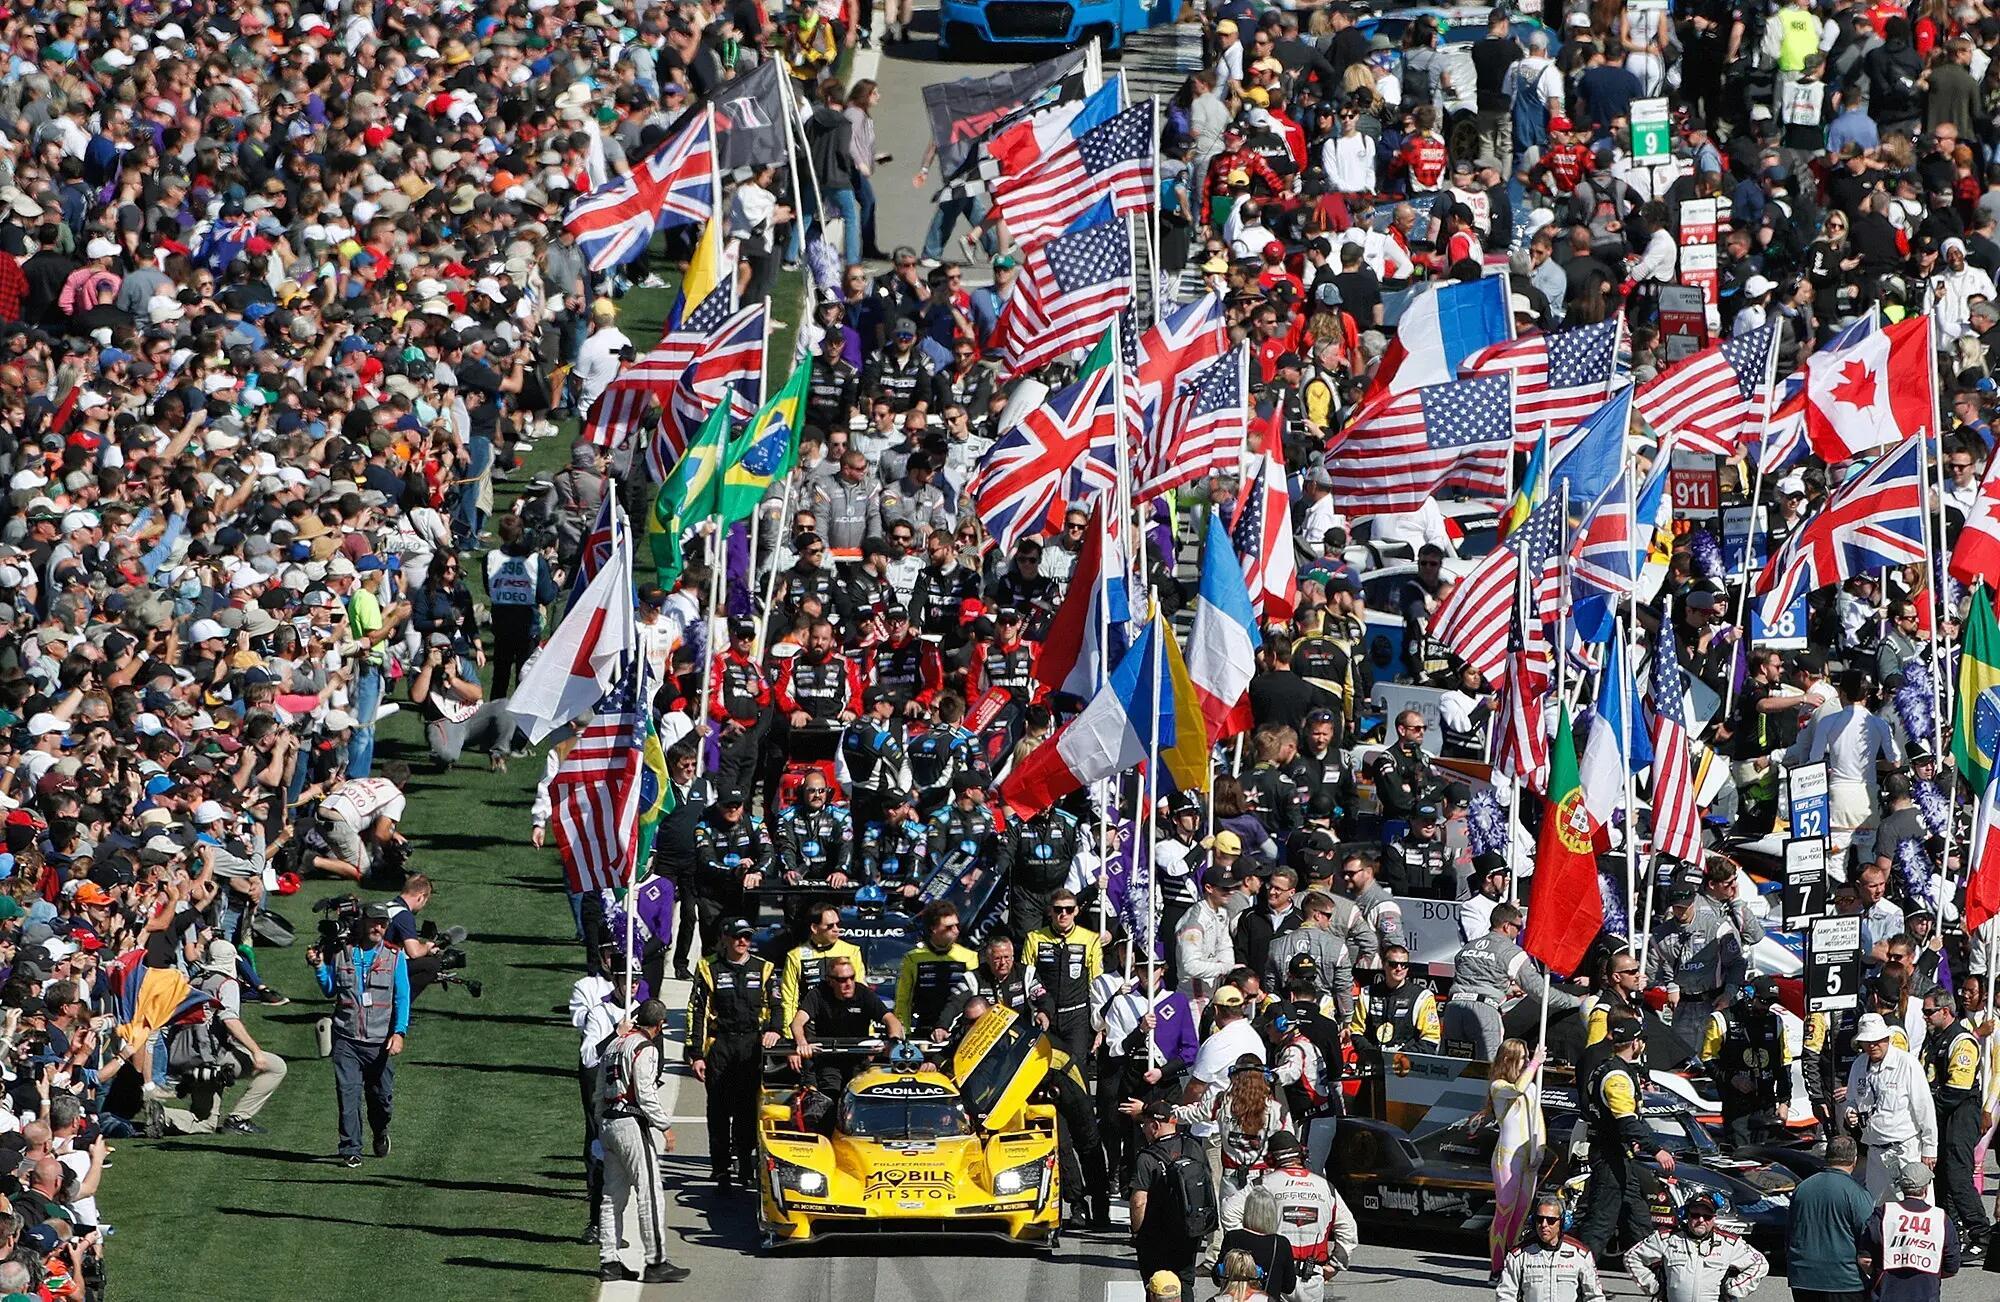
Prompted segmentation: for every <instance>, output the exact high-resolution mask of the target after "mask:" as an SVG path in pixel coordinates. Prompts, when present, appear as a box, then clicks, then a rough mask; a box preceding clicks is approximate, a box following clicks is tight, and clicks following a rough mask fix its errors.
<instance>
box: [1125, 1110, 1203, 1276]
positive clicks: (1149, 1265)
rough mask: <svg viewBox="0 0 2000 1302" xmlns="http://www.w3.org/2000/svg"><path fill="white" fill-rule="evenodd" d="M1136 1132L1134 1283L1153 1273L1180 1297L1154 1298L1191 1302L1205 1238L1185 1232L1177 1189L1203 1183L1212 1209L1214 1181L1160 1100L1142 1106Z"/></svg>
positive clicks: (1181, 1195) (1199, 1150)
mask: <svg viewBox="0 0 2000 1302" xmlns="http://www.w3.org/2000/svg"><path fill="white" fill-rule="evenodd" d="M1139 1129H1140V1133H1141V1134H1143V1135H1144V1136H1145V1139H1146V1146H1145V1147H1144V1148H1143V1149H1141V1150H1140V1152H1139V1159H1138V1163H1137V1165H1136V1166H1135V1168H1134V1170H1133V1172H1132V1199H1131V1209H1132V1248H1133V1251H1134V1252H1135V1254H1136V1255H1137V1256H1138V1259H1139V1260H1138V1266H1139V1278H1141V1279H1144V1280H1151V1279H1153V1278H1154V1276H1155V1274H1156V1273H1166V1274H1168V1275H1170V1276H1173V1277H1177V1278H1178V1279H1179V1280H1180V1292H1179V1293H1178V1294H1174V1293H1161V1294H1160V1296H1164V1297H1174V1296H1179V1297H1183V1298H1193V1297H1195V1296H1197V1295H1196V1293H1195V1290H1194V1269H1195V1262H1196V1260H1197V1259H1198V1258H1199V1256H1200V1254H1201V1249H1202V1243H1203V1240H1204V1238H1205V1234H1190V1233H1189V1232H1188V1225H1187V1218H1186V1217H1185V1216H1184V1215H1183V1211H1184V1208H1185V1201H1184V1199H1185V1195H1184V1193H1183V1192H1182V1189H1183V1186H1184V1183H1185V1182H1188V1181H1192V1182H1196V1183H1199V1182H1200V1181H1201V1180H1203V1179H1204V1178H1206V1179H1207V1180H1208V1189H1209V1198H1210V1202H1211V1204H1213V1202H1214V1197H1215V1193H1216V1188H1215V1180H1214V1179H1213V1177H1210V1176H1208V1175H1207V1171H1208V1165H1207V1163H1206V1162H1205V1161H1204V1160H1203V1154H1202V1146H1201V1144H1200V1142H1199V1141H1197V1140H1196V1139H1195V1138H1194V1137H1193V1136H1191V1135H1187V1134H1183V1133H1182V1132H1181V1129H1180V1124H1179V1123H1178V1122H1177V1121H1175V1120H1174V1107H1173V1104H1172V1103H1170V1102H1168V1101H1167V1100H1166V1099H1163V1098H1159V1099H1153V1100H1151V1101H1150V1102H1148V1103H1147V1104H1146V1105H1145V1106H1144V1107H1143V1108H1142V1109H1141V1110H1140V1114H1139ZM1148 1288H1149V1290H1150V1289H1151V1285H1150V1284H1149V1285H1148Z"/></svg>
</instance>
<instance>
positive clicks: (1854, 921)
mask: <svg viewBox="0 0 2000 1302" xmlns="http://www.w3.org/2000/svg"><path fill="white" fill-rule="evenodd" d="M1860 991H1861V919H1860V918H1858V917H1854V916H1843V917H1832V918H1816V919H1814V921H1813V924H1812V930H1811V931H1810V932H1808V933H1807V937H1806V1011H1807V1012H1812V1013H1825V1012H1837V1011H1839V1010H1841V1009H1844V1008H1853V1007H1855V1006H1856V1005H1858V1004H1859V1003H1860Z"/></svg>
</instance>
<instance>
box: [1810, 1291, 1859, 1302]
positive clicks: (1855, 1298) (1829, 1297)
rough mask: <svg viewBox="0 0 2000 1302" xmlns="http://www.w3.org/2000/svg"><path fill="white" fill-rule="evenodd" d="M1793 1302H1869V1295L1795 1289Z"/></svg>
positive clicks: (1857, 1292) (1856, 1292)
mask: <svg viewBox="0 0 2000 1302" xmlns="http://www.w3.org/2000/svg"><path fill="white" fill-rule="evenodd" d="M1792 1302H1868V1294H1867V1293H1866V1292H1863V1291H1859V1290H1857V1291H1855V1292H1853V1293H1834V1292H1830V1291H1828V1290H1827V1289H1823V1288H1795V1289H1793V1290H1792Z"/></svg>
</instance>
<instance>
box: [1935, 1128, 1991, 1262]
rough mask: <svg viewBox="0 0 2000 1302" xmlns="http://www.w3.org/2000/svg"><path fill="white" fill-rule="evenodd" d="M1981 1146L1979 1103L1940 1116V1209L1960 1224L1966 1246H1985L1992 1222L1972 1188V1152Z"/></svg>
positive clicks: (1977, 1194)
mask: <svg viewBox="0 0 2000 1302" xmlns="http://www.w3.org/2000/svg"><path fill="white" fill-rule="evenodd" d="M1978 1145H1979V1100H1978V1099H1977V1098H1974V1099H1970V1100H1968V1101H1966V1102H1964V1103H1961V1104H1959V1105H1958V1106H1957V1107H1954V1108H1952V1109H1951V1110H1950V1111H1944V1110H1943V1109H1940V1110H1939V1115H1938V1163H1937V1182H1938V1205H1939V1206H1941V1207H1943V1208H1944V1209H1945V1211H1946V1212H1948V1213H1949V1214H1950V1215H1951V1218H1952V1219H1953V1220H1955V1221H1957V1222H1958V1229H1959V1236H1960V1238H1961V1239H1962V1240H1963V1241H1964V1242H1966V1243H1983V1242H1985V1239H1986V1232H1987V1229H1988V1228H1989V1222H1988V1221H1987V1219H1986V1209H1985V1208H1984V1207H1983V1206H1981V1205H1980V1198H1979V1191H1978V1190H1977V1189H1975V1188H1974V1187H1973V1184H1972V1172H1973V1150H1974V1149H1975V1148H1976V1147H1978Z"/></svg>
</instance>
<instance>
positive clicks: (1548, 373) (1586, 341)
mask: <svg viewBox="0 0 2000 1302" xmlns="http://www.w3.org/2000/svg"><path fill="white" fill-rule="evenodd" d="M1618 329H1619V325H1618V321H1617V319H1616V318H1613V319H1612V320H1609V321H1599V322H1598V323H1597V324H1595V325H1586V326H1576V327H1573V328H1572V329H1569V330H1555V331H1551V332H1549V333H1547V334H1532V335H1525V336H1523V337H1521V338H1519V339H1510V340H1508V341H1507V342H1505V343H1499V344H1490V345H1488V346H1487V347H1485V348H1482V349H1480V350H1479V351H1478V352H1476V353H1474V354H1473V355H1472V356H1470V357H1468V358H1466V359H1465V361H1463V362H1462V363H1460V364H1459V368H1458V373H1459V375H1460V376H1461V377H1462V378H1464V379H1468V380H1471V379H1478V378H1480V377H1483V376H1491V375H1504V374H1510V373H1511V374H1512V375H1513V377H1514V450H1515V451H1516V452H1525V451H1527V450H1528V449H1529V448H1531V447H1533V446H1534V444H1535V439H1536V436H1537V435H1538V434H1539V433H1540V431H1541V429H1542V427H1543V426H1547V427H1548V428H1549V429H1551V430H1553V431H1554V432H1555V433H1556V435H1557V436H1558V437H1560V436H1561V435H1564V434H1567V433H1568V432H1569V431H1570V430H1572V429H1575V428H1576V426H1577V425H1578V424H1579V423H1581V422H1582V421H1584V420H1586V419H1587V418H1588V417H1589V416H1590V414H1591V413H1592V412H1593V411H1596V410H1597V408H1598V407H1599V406H1600V405H1601V404H1602V403H1603V402H1604V399H1605V398H1606V396H1608V394H1609V392H1610V388H1611V377H1612V375H1613V374H1614V371H1615V366H1616V362H1617V357H1618Z"/></svg>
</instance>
